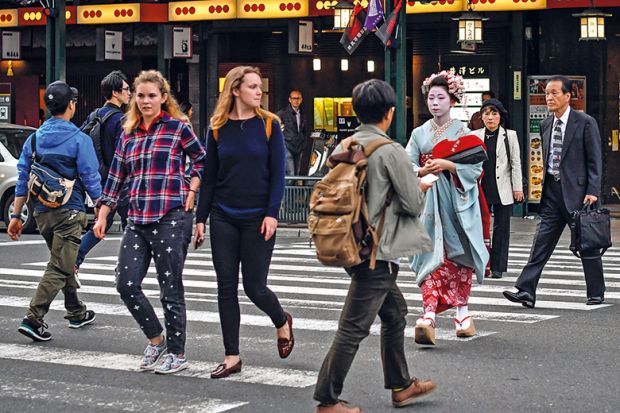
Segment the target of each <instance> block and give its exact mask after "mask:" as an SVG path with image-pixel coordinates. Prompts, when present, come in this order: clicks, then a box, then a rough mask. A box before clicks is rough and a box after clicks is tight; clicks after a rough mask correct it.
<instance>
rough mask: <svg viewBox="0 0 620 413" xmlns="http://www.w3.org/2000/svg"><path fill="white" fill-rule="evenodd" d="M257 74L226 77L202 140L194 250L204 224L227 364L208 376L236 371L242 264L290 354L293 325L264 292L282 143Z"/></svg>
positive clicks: (281, 347)
mask: <svg viewBox="0 0 620 413" xmlns="http://www.w3.org/2000/svg"><path fill="white" fill-rule="evenodd" d="M261 86H262V83H261V75H260V72H259V70H258V69H257V68H254V67H249V66H239V67H235V68H234V69H231V70H230V71H229V72H228V74H227V75H226V79H225V81H224V88H223V90H222V93H221V94H220V97H219V99H218V102H217V106H216V108H215V111H214V113H213V116H212V117H211V123H210V128H209V133H208V135H207V160H206V165H207V166H206V169H205V179H204V181H203V183H202V187H201V190H200V201H199V204H198V210H197V213H196V232H195V236H194V242H195V245H197V246H199V245H201V244H202V242H203V240H204V235H205V222H206V220H207V218H210V220H209V235H210V241H211V249H212V254H213V266H214V268H215V273H216V276H217V290H218V291H217V292H218V309H219V314H220V324H221V326H222V335H223V339H224V350H225V357H224V362H223V363H221V364H220V365H218V366H217V367H216V368H215V370H213V371H212V372H211V377H212V378H216V379H219V378H223V377H227V376H229V375H230V374H233V373H238V372H240V371H241V365H242V362H241V358H240V356H239V322H240V311H239V299H238V296H237V287H238V284H239V264H241V267H242V272H243V289H244V291H245V293H246V295H247V296H248V298H249V299H250V300H252V302H253V303H254V304H256V306H257V307H258V308H260V309H261V310H262V311H263V312H265V313H266V314H267V315H268V316H269V317H270V318H271V321H272V322H273V324H274V326H275V327H276V329H277V337H278V338H277V347H278V353H279V355H280V357H281V358H286V357H288V356H289V354H290V353H291V351H292V350H293V345H294V339H293V330H292V326H293V320H292V317H291V315H290V314H289V313H287V312H285V311H284V310H283V309H282V306H281V305H280V303H279V301H278V298H277V297H276V295H275V294H274V293H273V291H271V290H270V289H269V288H268V287H267V273H268V272H269V263H270V262H271V255H272V253H273V247H274V244H275V238H276V237H275V233H276V228H277V225H278V211H279V210H280V204H281V202H282V197H283V195H284V160H285V150H284V139H283V137H282V131H281V128H280V124H279V119H278V117H277V116H276V115H274V114H273V113H271V112H268V111H266V110H264V109H261V107H260V103H261V96H262V93H263V92H262V90H261Z"/></svg>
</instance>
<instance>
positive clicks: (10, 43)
mask: <svg viewBox="0 0 620 413" xmlns="http://www.w3.org/2000/svg"><path fill="white" fill-rule="evenodd" d="M21 52H22V48H21V33H20V32H9V31H3V32H2V59H5V60H19V59H21V54H22V53H21Z"/></svg>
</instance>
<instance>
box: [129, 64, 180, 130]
mask: <svg viewBox="0 0 620 413" xmlns="http://www.w3.org/2000/svg"><path fill="white" fill-rule="evenodd" d="M142 83H153V84H154V85H156V86H157V87H158V88H159V91H160V92H161V94H162V95H164V94H166V95H167V96H168V98H167V99H166V101H165V102H164V103H162V105H161V110H163V111H165V112H166V113H168V115H170V116H171V117H173V118H175V119H178V120H181V121H183V122H189V119H188V118H187V116H186V115H185V114H184V113H183V112H182V111H181V109H180V108H179V104H178V103H177V101H176V99H175V98H174V96H172V93H170V83H168V81H167V80H166V78H165V77H164V76H163V75H162V74H161V73H160V72H158V71H157V70H143V71H141V72H140V73H139V74H138V76H136V78H135V80H134V81H133V89H134V92H135V90H136V89H137V88H138V85H140V84H142ZM141 119H142V113H141V112H140V109H139V108H138V102H137V101H136V93H133V94H132V95H131V100H130V101H129V105H128V108H127V112H126V113H125V121H124V122H123V130H124V131H125V133H126V134H130V133H131V132H132V131H134V130H135V129H136V128H137V127H138V125H139V124H140V120H141Z"/></svg>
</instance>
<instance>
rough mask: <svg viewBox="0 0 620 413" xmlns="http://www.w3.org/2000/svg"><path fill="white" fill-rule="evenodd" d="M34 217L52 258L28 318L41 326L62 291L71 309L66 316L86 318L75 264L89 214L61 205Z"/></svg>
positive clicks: (76, 318) (31, 304) (33, 299)
mask: <svg viewBox="0 0 620 413" xmlns="http://www.w3.org/2000/svg"><path fill="white" fill-rule="evenodd" d="M34 219H35V220H36V221H37V227H38V228H39V232H40V233H41V235H42V236H43V238H44V239H45V243H46V244H47V248H48V249H49V251H50V260H49V262H48V263H47V267H46V268H45V272H44V273H43V278H41V281H40V282H39V285H37V290H36V291H35V293H34V296H33V297H32V300H31V301H30V307H29V308H28V312H27V317H28V319H29V320H30V321H31V322H32V323H33V324H35V325H36V326H40V325H41V324H42V323H43V317H44V316H45V314H47V312H48V311H49V309H50V305H51V304H52V301H54V298H56V295H58V292H59V291H61V290H62V293H63V295H64V297H65V308H66V310H67V313H66V314H65V318H66V319H68V320H81V319H82V318H84V313H85V312H86V306H85V305H84V304H83V303H82V301H80V299H79V297H78V294H77V289H78V288H79V287H78V285H77V282H76V280H75V277H74V276H73V263H74V262H75V257H76V255H77V252H78V248H79V246H80V235H81V234H82V230H83V229H84V227H85V226H86V223H87V222H88V217H87V216H86V214H85V213H84V212H81V211H76V210H72V209H64V208H59V209H53V210H50V211H47V212H35V213H34Z"/></svg>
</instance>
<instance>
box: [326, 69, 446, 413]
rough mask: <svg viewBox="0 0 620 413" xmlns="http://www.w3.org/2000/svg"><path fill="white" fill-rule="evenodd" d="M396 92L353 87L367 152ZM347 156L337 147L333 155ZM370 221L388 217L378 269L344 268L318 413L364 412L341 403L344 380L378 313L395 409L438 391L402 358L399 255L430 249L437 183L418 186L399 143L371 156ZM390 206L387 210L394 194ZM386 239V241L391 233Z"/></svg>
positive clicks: (359, 137)
mask: <svg viewBox="0 0 620 413" xmlns="http://www.w3.org/2000/svg"><path fill="white" fill-rule="evenodd" d="M395 105H396V93H395V92H394V89H392V87H391V86H390V85H389V84H388V83H386V82H384V81H382V80H378V79H372V80H368V81H366V82H364V83H360V84H359V85H357V86H356V87H355V88H354V89H353V107H354V109H355V113H357V117H358V118H359V120H360V122H361V123H362V124H361V125H360V126H359V127H358V128H357V129H356V132H355V134H354V135H353V138H354V139H355V141H356V142H359V143H360V144H362V145H363V146H366V145H371V144H372V143H373V142H375V141H377V140H378V139H383V138H388V139H389V137H388V135H387V134H386V132H387V130H388V129H389V127H390V124H391V123H392V119H393V118H394V109H395ZM340 151H342V147H341V146H340V145H339V146H338V147H336V149H335V150H334V153H335V154H337V153H338V152H340ZM366 182H367V191H368V217H369V221H370V224H371V225H373V227H374V228H379V227H380V226H381V225H380V221H381V217H382V216H384V217H385V218H384V223H383V230H382V234H384V235H385V236H380V238H379V247H378V252H377V257H376V259H377V261H376V264H375V268H374V269H370V266H369V264H370V262H369V260H365V261H364V262H362V263H361V264H359V265H356V266H354V267H351V268H347V273H348V274H349V275H350V276H351V285H350V286H349V291H348V293H347V298H346V300H345V304H344V307H343V308H342V313H341V314H340V321H339V322H338V330H337V331H336V336H335V337H334V341H333V342H332V345H331V348H330V349H329V352H328V353H327V355H326V356H325V360H323V364H322V366H321V370H320V371H319V377H318V379H317V384H316V387H315V390H314V399H315V400H317V401H318V402H319V403H320V404H319V405H318V406H317V408H316V412H317V413H359V412H361V409H360V408H359V407H349V406H348V405H347V404H346V402H343V401H342V400H339V397H340V393H341V392H342V387H343V385H344V380H345V378H346V376H347V373H348V372H349V369H350V367H351V364H352V363H353V359H354V357H355V355H356V353H357V349H358V348H359V345H360V343H361V341H362V340H363V339H364V338H366V337H367V336H368V334H369V333H370V327H371V326H372V323H373V322H374V320H375V318H376V317H377V315H379V318H380V319H381V360H382V363H383V380H384V383H385V388H386V389H390V390H391V395H392V405H393V406H394V407H404V406H407V405H410V404H411V403H413V402H414V401H415V400H416V399H417V398H418V397H421V396H423V395H426V394H428V393H430V392H432V391H433V390H435V388H436V387H437V385H436V384H435V383H434V382H432V381H431V380H419V379H417V378H415V377H412V376H410V375H409V368H408V366H407V358H406V357H405V326H406V324H407V322H406V320H405V316H406V315H407V303H406V302H405V298H404V297H403V294H402V292H401V291H400V289H399V288H398V285H397V283H396V278H397V276H398V269H399V264H398V262H399V259H400V257H401V256H407V255H414V254H417V253H421V252H426V251H430V249H431V240H430V239H429V237H428V234H426V231H425V229H424V227H423V226H422V224H421V222H420V219H419V215H420V213H421V212H422V209H423V208H424V192H426V191H427V190H428V189H429V188H430V187H432V184H424V183H421V182H419V179H418V178H417V177H416V175H415V173H414V172H413V170H412V169H411V164H410V162H409V159H408V156H407V153H406V152H405V150H404V149H403V147H402V146H401V145H400V144H398V143H396V142H392V143H386V144H384V145H383V146H380V147H379V148H377V149H376V150H375V151H374V152H373V153H372V155H370V157H369V158H368V175H367V181H366ZM392 190H393V194H392V196H391V202H390V203H389V205H386V203H385V199H386V198H388V196H389V193H390V191H392ZM388 234H389V235H388Z"/></svg>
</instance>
